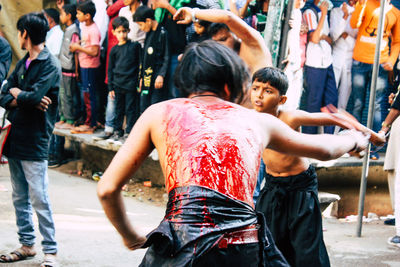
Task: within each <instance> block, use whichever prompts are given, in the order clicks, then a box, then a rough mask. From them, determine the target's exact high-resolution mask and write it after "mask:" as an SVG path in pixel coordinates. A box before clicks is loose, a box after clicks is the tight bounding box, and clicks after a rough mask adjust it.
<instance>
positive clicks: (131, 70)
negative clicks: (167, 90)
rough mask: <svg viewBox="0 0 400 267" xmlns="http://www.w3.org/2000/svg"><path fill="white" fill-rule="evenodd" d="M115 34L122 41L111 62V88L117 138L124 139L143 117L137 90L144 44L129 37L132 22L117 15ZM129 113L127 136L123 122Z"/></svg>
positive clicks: (114, 48)
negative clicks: (140, 116) (141, 51)
mask: <svg viewBox="0 0 400 267" xmlns="http://www.w3.org/2000/svg"><path fill="white" fill-rule="evenodd" d="M112 27H113V30H112V33H113V34H114V35H115V37H116V38H117V40H118V44H117V45H116V46H114V47H113V48H112V49H111V52H110V56H109V61H108V64H109V65H108V89H109V94H110V97H111V98H114V97H115V121H114V128H115V131H114V135H113V136H112V137H111V138H112V140H114V141H120V142H124V141H125V139H126V137H127V136H128V134H129V133H130V131H131V129H132V127H133V125H134V124H135V122H136V120H137V118H138V116H139V110H138V107H139V95H138V93H137V87H138V79H139V66H140V50H141V47H140V44H139V43H138V42H132V41H130V40H128V32H129V21H128V20H127V19H126V18H124V17H117V18H115V19H114V20H113V22H112ZM124 116H126V128H125V135H124V131H123V130H122V124H123V121H124Z"/></svg>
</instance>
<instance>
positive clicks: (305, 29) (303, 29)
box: [300, 23, 308, 35]
mask: <svg viewBox="0 0 400 267" xmlns="http://www.w3.org/2000/svg"><path fill="white" fill-rule="evenodd" d="M306 33H308V25H307V24H306V23H301V26H300V34H301V35H303V34H306Z"/></svg>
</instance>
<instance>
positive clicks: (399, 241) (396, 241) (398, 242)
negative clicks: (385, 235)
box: [387, 235, 400, 248]
mask: <svg viewBox="0 0 400 267" xmlns="http://www.w3.org/2000/svg"><path fill="white" fill-rule="evenodd" d="M387 242H388V244H389V245H392V246H396V247H399V248H400V236H398V235H395V236H393V237H389V239H388V241H387Z"/></svg>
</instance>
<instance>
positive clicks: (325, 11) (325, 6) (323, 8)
mask: <svg viewBox="0 0 400 267" xmlns="http://www.w3.org/2000/svg"><path fill="white" fill-rule="evenodd" d="M328 7H329V4H328V2H327V1H324V2H322V4H321V5H320V6H319V9H321V13H322V15H326V14H328Z"/></svg>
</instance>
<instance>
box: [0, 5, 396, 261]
mask: <svg viewBox="0 0 400 267" xmlns="http://www.w3.org/2000/svg"><path fill="white" fill-rule="evenodd" d="M305 4H306V3H305V2H304V1H303V0H296V1H294V3H293V5H294V7H293V8H294V9H293V12H292V17H291V21H290V25H291V29H290V31H289V33H288V39H289V42H288V43H289V46H288V57H287V59H286V60H285V62H286V68H285V70H284V71H281V70H279V69H277V68H274V67H272V60H271V55H270V53H269V51H268V49H267V47H266V44H265V42H264V39H263V37H262V32H263V30H264V28H265V21H266V20H267V16H268V10H269V1H268V0H264V1H255V2H252V1H248V0H247V1H245V2H244V1H242V2H241V1H234V0H229V1H225V2H221V1H211V0H208V1H204V0H199V1H197V2H196V3H193V2H192V1H184V0H183V1H170V2H168V1H167V0H153V1H149V2H140V1H138V0H117V1H107V3H106V2H105V1H101V0H86V1H78V3H77V4H73V3H69V2H67V1H66V0H64V1H57V7H58V9H55V8H48V9H45V10H44V12H43V13H29V14H26V15H24V16H22V17H21V18H20V19H19V20H18V23H17V30H18V41H19V44H20V47H21V49H24V50H26V51H27V52H28V53H27V54H26V56H25V57H24V58H23V59H22V60H20V61H19V62H18V63H17V66H16V68H15V70H14V71H13V72H12V74H11V75H10V76H9V77H8V79H7V80H5V82H4V83H3V86H2V89H1V95H0V106H2V107H4V108H5V109H7V110H9V112H10V113H9V115H8V118H9V119H10V121H11V123H12V130H11V132H10V135H9V137H8V138H7V142H6V145H5V147H4V154H5V155H6V156H7V157H8V160H9V167H10V173H11V178H12V179H11V180H12V184H13V203H14V207H15V209H16V215H17V226H18V228H19V231H18V234H19V236H20V243H21V245H22V247H21V248H19V249H17V250H15V251H13V252H11V253H9V254H5V255H1V256H0V261H1V262H14V261H18V260H23V259H26V258H27V257H31V256H34V255H35V254H36V251H35V248H34V243H35V235H34V227H33V223H32V212H31V209H32V207H33V208H34V209H35V210H36V212H37V213H38V215H39V216H38V219H39V226H40V227H39V228H40V232H41V234H42V236H43V242H42V246H43V252H44V254H45V258H44V261H43V264H42V266H56V265H57V260H56V254H57V242H56V241H55V235H54V232H55V228H54V222H53V218H52V212H51V208H50V203H49V200H48V193H47V179H48V178H47V166H48V163H47V159H48V158H50V160H53V161H55V164H59V163H60V160H61V159H60V155H62V153H60V150H59V149H60V147H63V141H62V140H61V137H59V136H54V135H52V130H53V127H56V128H59V129H64V130H70V131H71V133H73V134H93V133H94V132H95V131H96V130H97V129H104V130H103V131H102V132H101V133H100V134H97V135H95V136H94V137H93V138H94V139H95V140H108V141H109V142H114V143H115V142H120V143H121V144H122V143H124V145H123V146H122V147H121V149H120V150H119V152H118V153H117V155H116V156H115V158H114V159H113V161H112V162H111V164H110V166H109V167H108V168H107V170H106V172H105V173H104V175H103V177H102V179H101V181H100V182H99V186H98V196H99V199H100V201H101V203H102V205H103V208H104V210H105V212H106V215H107V216H108V218H109V219H110V221H111V223H112V224H113V225H114V226H115V228H116V229H117V230H118V232H119V233H120V234H121V236H122V238H123V240H124V243H125V245H126V246H127V247H128V248H129V249H132V250H133V249H137V248H140V247H149V249H148V251H147V253H146V255H145V257H144V259H143V262H142V266H162V265H168V266H188V265H190V266H205V265H211V266H228V265H233V266H289V265H290V266H330V263H329V257H328V254H327V251H326V248H325V245H324V242H323V237H322V220H321V213H320V210H319V202H318V198H317V184H318V183H317V177H316V174H315V170H314V169H313V167H312V166H311V165H310V163H309V161H308V160H307V159H306V158H305V157H311V158H317V159H321V160H328V159H333V158H338V157H340V156H342V155H343V154H345V153H348V152H350V153H358V152H360V151H362V150H364V149H365V148H366V147H367V144H368V141H373V143H374V145H381V144H382V143H384V142H385V139H384V136H383V135H384V134H385V133H387V132H388V131H389V129H390V125H391V124H392V122H393V121H394V120H395V118H396V117H397V116H398V115H399V114H400V113H399V112H397V111H398V108H399V104H398V102H399V99H396V100H394V104H393V109H392V111H391V112H390V113H389V115H388V117H387V118H386V119H385V120H384V122H383V123H382V125H380V122H381V121H382V118H381V117H382V114H381V111H382V105H383V101H384V96H385V90H387V88H388V83H389V82H390V81H389V80H388V79H389V78H390V76H391V75H389V73H391V71H393V68H394V66H395V63H396V60H397V57H398V54H399V51H400V50H399V48H400V43H399V41H400V40H399V38H400V32H398V31H400V28H399V29H398V25H397V24H398V21H397V19H398V18H400V16H399V15H400V12H399V11H398V10H397V9H396V8H395V7H393V6H392V5H388V9H387V11H386V18H387V21H386V24H385V29H384V38H383V47H382V49H381V65H380V68H381V69H380V71H379V78H378V83H377V84H378V86H377V103H376V112H375V123H374V129H376V131H378V130H380V132H381V135H380V136H381V139H379V140H378V141H377V139H376V136H375V139H372V138H371V137H370V135H369V134H370V132H360V131H356V130H355V129H360V128H359V127H358V126H357V125H358V124H357V123H356V122H355V121H354V120H353V119H351V118H349V117H346V116H339V115H338V114H336V115H333V114H328V113H321V112H320V110H321V108H322V107H324V106H328V105H330V104H333V105H334V106H339V108H343V109H345V108H348V107H347V104H348V101H349V98H350V97H351V98H352V99H353V102H354V104H353V106H354V107H351V111H352V113H353V115H354V116H355V117H356V118H357V119H359V120H361V114H362V110H363V109H364V108H365V105H364V100H365V94H366V91H367V90H369V87H368V80H369V77H370V76H371V72H372V64H373V57H372V55H373V54H374V53H373V50H374V48H375V43H376V34H377V33H376V28H377V21H378V17H377V13H376V12H374V10H375V9H376V8H377V7H378V6H379V1H376V0H371V1H366V0H359V1H353V0H350V1H349V2H348V3H343V4H342V5H341V6H340V7H337V8H333V9H332V10H331V12H330V15H329V16H328V9H330V5H329V1H326V0H325V1H321V0H314V1H313V3H308V4H306V5H305ZM223 9H229V10H230V11H225V10H223ZM329 20H330V22H331V23H330V24H331V27H329V23H328V22H329ZM63 29H64V30H63ZM357 29H358V30H357ZM389 38H390V42H389ZM209 39H210V40H209ZM0 41H1V42H0V45H3V46H4V47H5V48H7V44H6V41H5V40H4V39H3V38H0ZM3 51H4V55H3V54H1V55H0V56H1V59H5V60H2V61H1V62H2V65H0V66H1V69H0V71H1V72H0V74H1V75H3V73H4V76H2V77H0V78H1V80H4V79H5V78H6V75H7V72H8V68H9V65H10V59H11V50H7V49H2V50H1V52H3ZM303 66H304V67H303ZM303 73H304V75H303ZM303 76H304V80H305V87H306V90H305V92H306V94H307V101H306V111H302V110H299V109H298V107H299V104H300V98H301V95H302V91H303ZM250 83H251V86H250V85H249V84H250ZM58 89H59V90H58ZM248 91H250V92H248ZM233 102H237V103H240V104H241V105H237V104H234V103H233ZM57 104H58V105H57ZM243 106H245V107H251V108H252V109H247V108H245V107H243ZM125 118H126V119H125ZM316 126H325V133H328V134H324V135H318V134H317V133H318V131H317V128H316ZM335 126H338V127H340V128H343V129H349V130H347V131H346V130H345V131H341V132H340V134H336V135H332V134H333V133H334V127H335ZM378 126H379V127H378ZM381 126H382V127H381ZM300 129H302V131H303V133H308V134H315V136H314V137H313V138H309V136H308V135H305V134H302V133H300ZM374 140H375V141H374ZM49 143H50V148H49ZM154 148H156V149H157V151H158V154H159V159H160V164H161V167H162V170H163V172H164V175H165V177H166V189H167V191H168V193H169V201H168V204H167V213H166V216H165V218H164V220H163V221H162V222H161V224H160V226H159V227H158V228H157V229H155V230H154V231H153V232H151V233H150V234H149V235H148V236H147V237H144V236H141V235H140V234H138V232H137V231H136V229H134V228H133V227H132V226H131V225H130V224H129V221H128V219H127V217H126V214H125V209H124V204H123V202H122V199H121V189H122V186H123V185H124V184H125V183H126V182H128V181H129V179H130V178H131V175H132V173H134V171H135V170H137V168H139V166H140V164H141V163H142V162H143V160H144V159H145V158H146V156H147V155H148V154H149V153H150V152H151V151H152V150H153V149H154ZM260 158H262V160H261V164H260ZM260 165H261V168H259V167H260ZM396 166H397V165H396ZM396 168H397V167H395V169H396ZM259 171H260V175H259V179H257V174H258V173H259ZM393 175H394V177H395V176H397V175H398V172H397V173H396V172H395V173H394V174H393ZM263 179H265V186H264V188H263V189H262V190H261V191H260V184H261V180H263ZM392 180H395V179H392ZM397 180H399V179H397ZM397 184H398V183H397ZM398 189H399V188H398V186H395V191H396V192H398V191H399V190H398ZM253 192H254V194H253ZM398 195H399V194H395V196H396V199H397V198H398V197H397V196H398ZM396 201H397V200H396ZM396 203H397V202H396ZM398 210H399V209H396V212H398ZM256 211H257V212H256ZM399 236H400V233H397V235H396V236H395V237H394V238H393V239H392V240H391V242H392V243H394V244H397V245H398V244H399V243H400V237H399Z"/></svg>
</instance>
